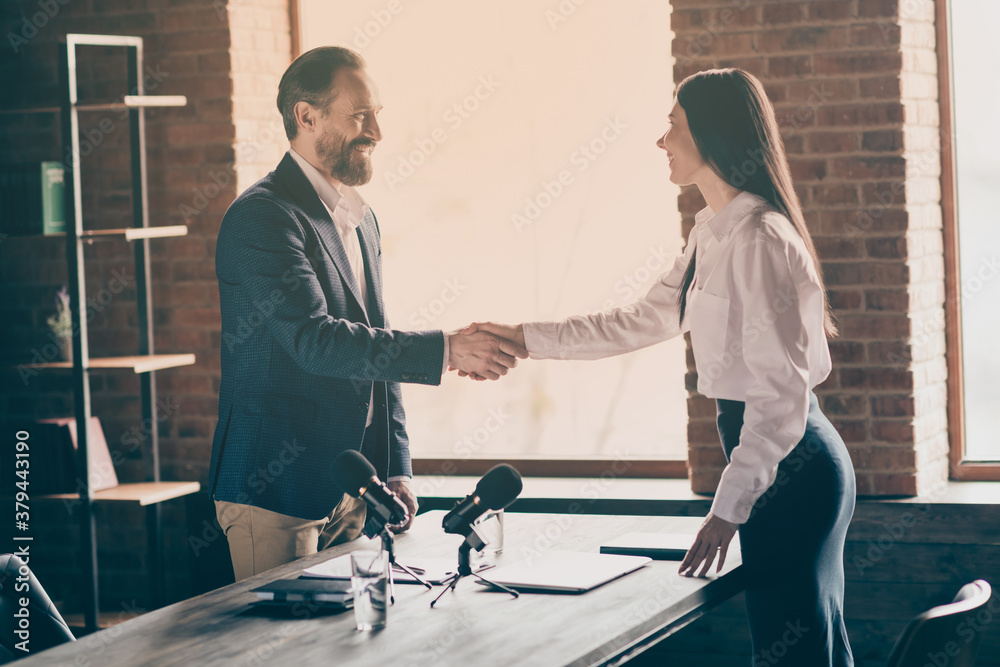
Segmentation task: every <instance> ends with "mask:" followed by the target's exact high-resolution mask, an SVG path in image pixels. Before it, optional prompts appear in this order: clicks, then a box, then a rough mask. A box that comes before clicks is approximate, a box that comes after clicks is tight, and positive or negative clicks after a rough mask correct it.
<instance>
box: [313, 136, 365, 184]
mask: <svg viewBox="0 0 1000 667" xmlns="http://www.w3.org/2000/svg"><path fill="white" fill-rule="evenodd" d="M374 145H375V142H374V141H372V140H371V139H355V140H354V141H352V142H350V143H347V142H346V141H344V140H343V139H341V138H340V137H339V136H337V135H336V134H334V133H333V132H332V131H330V132H327V133H326V134H324V135H323V137H322V138H320V140H319V141H318V142H316V155H317V156H318V157H319V159H320V161H321V162H322V164H323V168H324V169H326V171H327V172H328V173H329V174H330V175H331V176H333V177H334V178H335V179H337V180H338V181H340V182H341V183H343V184H344V185H350V186H352V187H353V186H356V185H364V184H365V183H367V182H368V181H370V180H371V179H372V162H371V159H370V158H369V157H368V156H367V155H364V154H363V153H358V152H357V151H355V150H354V149H355V148H357V147H358V146H374Z"/></svg>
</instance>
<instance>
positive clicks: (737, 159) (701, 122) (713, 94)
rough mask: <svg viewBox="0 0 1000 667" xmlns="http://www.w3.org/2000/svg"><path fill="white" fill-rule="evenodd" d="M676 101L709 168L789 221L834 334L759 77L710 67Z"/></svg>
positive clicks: (690, 271) (683, 298)
mask: <svg viewBox="0 0 1000 667" xmlns="http://www.w3.org/2000/svg"><path fill="white" fill-rule="evenodd" d="M677 102H678V103H679V104H680V105H681V108H683V109H684V113H685V115H686V116H687V121H688V127H689V128H690V130H691V137H692V138H693V139H694V143H695V145H696V146H697V147H698V151H699V152H700V153H701V157H702V159H703V160H704V161H705V163H706V164H707V165H709V167H711V169H712V171H714V172H715V173H716V174H718V175H719V177H721V178H722V179H723V180H725V181H726V182H727V183H729V184H730V185H732V186H733V187H734V188H737V189H739V190H743V191H746V192H751V193H753V194H755V195H758V196H760V197H763V198H764V199H765V200H766V201H767V202H768V203H769V204H770V205H771V206H773V207H774V208H775V209H777V210H778V211H780V212H781V213H782V214H783V215H784V216H785V217H786V218H788V219H789V220H791V222H792V224H793V225H794V226H795V229H796V230H797V231H798V233H799V236H801V237H802V240H803V241H804V242H805V244H806V249H807V250H808V251H809V255H810V256H811V257H812V260H813V262H814V263H815V265H816V273H817V275H818V276H819V284H820V288H821V289H822V290H823V304H824V306H823V309H824V312H823V324H824V328H825V330H826V335H827V336H828V337H830V338H832V337H834V336H836V335H837V325H836V324H835V323H834V320H833V312H832V311H831V309H830V303H829V300H828V299H827V298H826V286H825V285H824V283H823V267H822V266H821V264H820V261H819V255H817V254H816V246H815V245H813V241H812V236H811V235H810V234H809V229H808V228H807V227H806V222H805V219H804V218H803V216H802V205H801V204H800V203H799V197H798V195H796V194H795V189H794V188H793V187H792V174H791V172H790V170H789V168H788V158H787V157H786V155H785V146H784V144H783V143H782V141H781V133H780V132H779V131H778V121H777V119H776V118H775V116H774V107H773V106H772V105H771V101H770V100H769V99H768V98H767V94H766V93H765V92H764V87H763V86H762V85H761V83H760V81H759V80H758V79H757V78H756V77H755V76H753V75H752V74H750V73H749V72H746V71H744V70H741V69H736V68H728V69H713V70H706V71H704V72H698V73H697V74H692V75H691V76H689V77H687V78H686V79H684V80H683V81H681V83H680V85H679V86H678V87H677ZM694 270H695V258H694V256H692V257H691V261H690V262H689V263H688V266H687V269H686V270H685V272H684V279H683V281H682V283H681V289H680V317H681V320H682V321H683V319H684V311H685V310H686V308H687V292H688V289H689V288H690V287H691V283H692V281H693V280H694Z"/></svg>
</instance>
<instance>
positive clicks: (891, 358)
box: [672, 0, 948, 495]
mask: <svg viewBox="0 0 1000 667" xmlns="http://www.w3.org/2000/svg"><path fill="white" fill-rule="evenodd" d="M672 5H673V8H674V11H673V17H672V28H673V30H674V32H675V34H676V38H675V40H674V43H673V50H674V55H675V56H676V58H677V62H676V65H675V79H676V80H677V81H680V80H681V79H682V78H683V77H685V76H687V75H689V74H691V73H693V72H697V71H700V70H704V69H709V68H712V67H730V66H735V67H742V68H744V69H746V70H748V71H750V72H752V73H753V74H755V75H757V76H758V77H760V79H761V80H762V81H763V83H764V86H765V88H766V89H767V92H768V95H769V96H770V97H771V99H772V101H773V102H774V104H775V108H776V111H777V115H778V121H779V125H780V126H781V130H782V136H783V139H784V142H785V148H786V150H787V152H788V155H789V161H790V163H791V170H792V176H793V178H794V180H795V184H796V190H797V192H798V194H799V197H800V198H801V201H802V206H803V209H804V213H805V218H806V222H807V223H808V225H809V228H810V230H811V232H812V234H813V238H814V240H815V242H816V247H817V249H818V251H819V254H820V257H821V258H822V261H823V272H824V276H825V278H826V282H827V287H828V289H829V296H830V301H831V303H832V305H833V307H834V310H835V313H836V315H837V318H838V320H839V324H840V328H841V335H840V337H839V338H837V339H836V340H834V341H832V342H831V346H830V347H831V352H832V355H833V361H834V370H833V373H832V375H831V377H830V378H829V379H828V380H827V381H826V382H824V383H823V384H822V385H821V386H820V387H819V388H818V389H817V394H818V395H819V396H820V399H821V401H822V405H823V408H824V410H825V411H826V413H827V415H829V417H830V418H831V420H832V421H833V422H834V424H835V425H836V426H837V428H838V429H839V431H840V433H841V435H842V436H843V437H844V440H845V441H846V442H847V445H848V447H849V448H850V451H851V456H852V458H853V460H854V464H855V468H856V470H857V475H858V492H859V494H862V495H895V494H903V495H913V494H916V493H918V492H919V493H923V492H926V491H928V490H929V489H930V488H931V487H932V486H933V485H934V484H935V483H938V482H940V481H941V480H945V479H947V474H948V465H947V463H948V462H947V457H948V435H947V423H946V412H945V410H946V398H947V392H946V386H945V382H946V376H947V369H946V365H945V356H944V351H945V346H944V308H943V304H944V264H943V256H942V252H943V251H942V232H941V209H940V187H939V180H938V179H939V176H940V149H939V140H938V111H937V109H938V107H937V77H936V57H935V52H934V46H935V34H934V3H933V0H913V1H912V2H907V3H905V4H903V5H901V4H899V3H897V2H896V1H895V0H833V1H813V2H769V1H768V2H763V1H760V0H753V1H750V0H729V1H726V0H698V1H694V0H673V2H672ZM679 206H680V209H681V212H682V215H683V222H684V233H685V235H686V234H687V233H688V231H689V230H690V229H691V227H692V225H693V224H694V215H695V213H696V212H697V211H698V210H699V209H700V208H701V207H702V206H704V202H703V201H702V199H701V196H700V194H699V193H698V192H697V190H696V189H691V188H688V189H685V191H684V192H682V194H681V196H680V198H679ZM688 367H689V370H690V373H689V378H688V386H689V387H693V386H694V385H695V382H696V377H695V372H694V364H693V359H692V358H691V355H690V350H689V354H688ZM688 413H689V426H688V437H689V456H690V463H689V466H690V470H691V480H692V487H693V488H694V489H695V490H696V491H700V492H713V491H714V490H715V487H716V485H717V483H718V479H719V475H720V473H721V470H722V468H723V467H724V464H725V459H724V457H723V455H722V452H721V449H720V447H719V442H718V435H717V433H716V430H715V422H714V418H715V409H714V404H713V402H712V401H710V400H708V399H705V398H703V397H701V396H697V395H695V394H693V393H692V394H691V395H690V397H689V399H688Z"/></svg>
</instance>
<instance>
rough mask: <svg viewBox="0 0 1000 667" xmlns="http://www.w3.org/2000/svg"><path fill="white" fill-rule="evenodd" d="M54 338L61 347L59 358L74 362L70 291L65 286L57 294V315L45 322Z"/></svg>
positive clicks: (51, 316)
mask: <svg viewBox="0 0 1000 667" xmlns="http://www.w3.org/2000/svg"><path fill="white" fill-rule="evenodd" d="M45 321H46V322H48V324H49V329H50V330H51V331H52V336H53V338H54V339H55V341H56V343H57V344H58V345H59V357H60V358H61V359H62V360H63V361H69V362H72V361H73V317H72V315H71V313H70V308H69V291H68V290H67V289H66V286H65V285H63V287H62V289H61V290H59V291H58V292H56V314H55V315H50V316H49V318H48V319H46V320H45Z"/></svg>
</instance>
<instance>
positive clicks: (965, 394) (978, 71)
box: [938, 0, 1000, 478]
mask: <svg viewBox="0 0 1000 667" xmlns="http://www.w3.org/2000/svg"><path fill="white" fill-rule="evenodd" d="M938 19H939V21H940V22H941V26H939V31H938V34H939V38H940V42H941V44H940V45H939V46H940V50H941V54H940V55H941V64H942V68H941V72H942V82H943V84H944V85H942V112H943V113H942V120H943V122H944V123H948V124H950V127H948V125H946V128H947V129H948V130H950V131H951V134H950V137H949V136H948V133H943V135H942V136H943V138H945V141H943V142H942V145H943V147H944V149H945V150H944V167H945V168H944V169H943V174H944V176H943V178H944V187H943V188H942V192H943V194H944V204H945V225H946V242H947V243H946V250H947V253H948V265H949V266H948V268H949V271H948V280H949V290H948V295H949V306H950V307H949V322H948V324H949V335H950V341H949V342H950V349H949V353H950V356H951V359H950V360H949V362H950V365H949V370H950V375H951V378H952V386H951V392H950V393H951V399H952V402H953V407H952V410H951V413H950V417H951V421H952V430H951V436H952V446H953V457H952V460H953V464H954V466H953V472H954V473H955V474H956V476H958V477H966V478H976V477H978V478H991V477H993V478H995V477H997V476H998V475H1000V467H998V466H997V465H982V463H983V462H991V463H993V464H997V463H1000V445H998V444H997V433H998V432H1000V411H998V410H997V397H998V396H1000V357H998V356H997V354H996V332H997V331H998V330H1000V308H998V305H1000V236H998V234H997V225H998V222H1000V216H998V215H997V211H996V209H995V208H994V202H993V201H992V199H993V196H994V195H995V191H996V178H997V174H998V173H1000V126H998V125H997V122H996V115H997V109H998V108H1000V88H998V87H997V85H996V83H995V81H994V79H995V77H994V76H993V75H991V74H990V73H989V72H990V70H991V69H992V68H994V67H995V64H996V62H997V58H996V54H995V47H994V46H993V45H992V40H993V39H994V36H993V33H992V32H991V29H990V27H991V26H995V25H997V22H998V21H1000V4H998V3H996V2H993V1H992V0H962V1H961V2H947V3H946V2H945V1H944V0H939V12H938ZM949 84H950V85H949ZM949 88H950V90H949ZM949 93H950V94H949ZM977 463H978V464H979V465H976V464H977Z"/></svg>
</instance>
